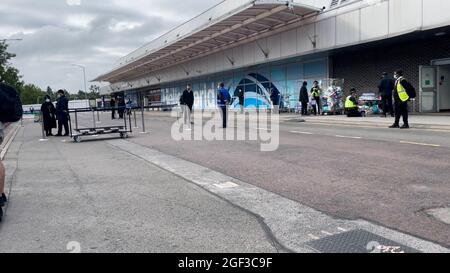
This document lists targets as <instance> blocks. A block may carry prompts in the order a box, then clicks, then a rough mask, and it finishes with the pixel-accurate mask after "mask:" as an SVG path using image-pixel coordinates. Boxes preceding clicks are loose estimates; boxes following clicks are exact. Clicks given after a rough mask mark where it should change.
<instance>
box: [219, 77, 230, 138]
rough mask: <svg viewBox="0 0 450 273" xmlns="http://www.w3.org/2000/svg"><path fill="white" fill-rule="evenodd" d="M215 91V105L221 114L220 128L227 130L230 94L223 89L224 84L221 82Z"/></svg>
mask: <svg viewBox="0 0 450 273" xmlns="http://www.w3.org/2000/svg"><path fill="white" fill-rule="evenodd" d="M218 89H219V90H218V91H217V105H218V106H219V108H220V110H221V113H222V128H224V129H226V128H227V121H228V120H227V118H228V105H229V103H230V101H231V96H230V92H229V91H228V89H226V88H225V84H224V83H223V82H222V83H220V84H219V87H218Z"/></svg>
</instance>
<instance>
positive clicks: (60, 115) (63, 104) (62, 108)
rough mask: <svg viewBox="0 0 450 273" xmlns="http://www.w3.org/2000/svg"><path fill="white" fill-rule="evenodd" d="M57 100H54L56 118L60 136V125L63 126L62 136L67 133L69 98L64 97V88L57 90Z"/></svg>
mask: <svg viewBox="0 0 450 273" xmlns="http://www.w3.org/2000/svg"><path fill="white" fill-rule="evenodd" d="M57 95H58V100H57V102H56V118H57V119H58V134H57V135H56V136H62V127H64V136H68V135H69V100H68V99H67V98H66V95H65V93H64V90H59V91H58V92H57Z"/></svg>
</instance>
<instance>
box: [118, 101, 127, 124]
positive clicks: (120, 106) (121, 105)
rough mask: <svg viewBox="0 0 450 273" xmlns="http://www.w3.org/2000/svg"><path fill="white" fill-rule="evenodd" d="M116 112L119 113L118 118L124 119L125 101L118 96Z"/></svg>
mask: <svg viewBox="0 0 450 273" xmlns="http://www.w3.org/2000/svg"><path fill="white" fill-rule="evenodd" d="M117 108H118V110H117V112H119V118H120V119H123V118H124V113H125V108H126V103H125V99H124V98H122V97H121V96H119V99H118V102H117Z"/></svg>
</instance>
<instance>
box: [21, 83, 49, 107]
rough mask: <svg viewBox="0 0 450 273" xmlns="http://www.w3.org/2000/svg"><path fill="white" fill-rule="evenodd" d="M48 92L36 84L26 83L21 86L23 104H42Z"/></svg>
mask: <svg viewBox="0 0 450 273" xmlns="http://www.w3.org/2000/svg"><path fill="white" fill-rule="evenodd" d="M46 95H47V93H46V92H44V91H43V90H41V89H40V88H39V87H38V86H36V85H34V84H26V85H24V86H22V87H21V98H22V103H23V104H41V103H43V101H44V98H45V96H46Z"/></svg>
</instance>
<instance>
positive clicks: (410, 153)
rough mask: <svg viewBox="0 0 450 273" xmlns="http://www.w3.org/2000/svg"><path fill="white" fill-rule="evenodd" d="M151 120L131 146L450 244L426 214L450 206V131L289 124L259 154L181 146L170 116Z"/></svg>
mask: <svg viewBox="0 0 450 273" xmlns="http://www.w3.org/2000/svg"><path fill="white" fill-rule="evenodd" d="M105 118H106V116H105ZM147 119H148V120H147V128H151V133H150V134H148V135H140V134H135V136H134V137H133V138H131V139H130V141H132V142H135V143H138V144H141V145H144V146H147V147H150V148H152V149H156V150H159V151H161V152H164V153H166V154H170V155H174V156H177V157H179V158H182V159H185V160H189V161H191V162H194V163H197V164H200V165H203V166H205V167H208V168H211V169H214V170H216V171H219V172H222V173H224V174H226V175H229V176H231V177H235V178H237V179H239V180H242V181H246V182H248V183H250V184H253V185H255V186H258V187H261V188H263V189H266V190H269V191H272V192H275V193H277V194H280V195H282V196H284V197H287V198H289V199H292V200H295V201H298V202H300V203H302V204H304V205H307V206H310V207H312V208H315V209H317V210H320V211H323V212H325V213H327V214H330V215H332V216H336V217H340V218H345V219H366V220H368V221H371V222H374V223H379V224H381V225H383V226H386V227H389V228H392V229H396V230H399V231H402V232H405V233H409V234H412V235H415V236H418V237H421V238H425V239H427V240H431V241H434V242H438V243H440V244H442V245H444V246H447V247H448V246H450V226H449V225H448V224H445V223H443V222H441V221H439V220H437V219H435V218H433V217H431V216H429V215H428V214H426V213H425V211H426V210H427V209H430V208H438V207H448V206H450V187H449V183H450V179H449V174H450V168H449V167H450V163H449V162H450V133H449V132H441V131H436V130H434V131H433V130H422V129H420V130H416V129H412V130H406V131H402V130H392V129H387V128H386V129H384V128H373V127H371V126H339V125H319V124H312V123H299V122H294V121H284V122H282V123H281V125H280V146H279V149H278V150H277V151H275V152H261V151H260V143H258V142H253V141H211V142H210V141H181V142H176V141H174V140H173V139H172V137H171V133H170V132H171V131H170V128H171V126H172V124H173V122H174V119H173V118H170V117H163V116H161V114H154V116H152V115H151V114H150V115H148V116H147ZM102 120H103V117H102ZM107 123H108V121H106V120H105V121H104V122H103V124H107ZM138 123H139V120H138ZM251 126H253V125H251ZM252 128H253V127H252ZM255 128H257V127H254V128H253V129H252V130H256V129H255Z"/></svg>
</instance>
